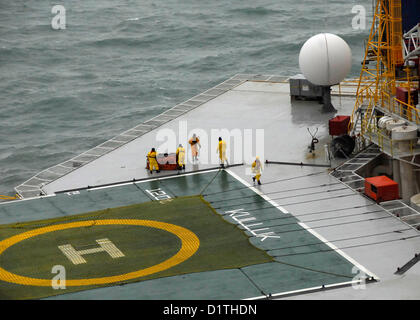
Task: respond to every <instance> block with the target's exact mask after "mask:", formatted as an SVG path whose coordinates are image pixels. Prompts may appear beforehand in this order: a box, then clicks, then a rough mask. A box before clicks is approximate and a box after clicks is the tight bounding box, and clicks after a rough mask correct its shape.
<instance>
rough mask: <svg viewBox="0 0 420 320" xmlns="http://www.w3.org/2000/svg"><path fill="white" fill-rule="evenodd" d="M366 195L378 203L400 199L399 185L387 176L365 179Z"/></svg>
mask: <svg viewBox="0 0 420 320" xmlns="http://www.w3.org/2000/svg"><path fill="white" fill-rule="evenodd" d="M365 194H366V195H367V196H368V197H369V198H371V199H373V200H375V201H376V202H382V201H390V200H396V199H399V198H400V196H399V190H398V183H397V182H395V181H394V180H392V179H390V178H388V177H387V176H378V177H371V178H366V179H365Z"/></svg>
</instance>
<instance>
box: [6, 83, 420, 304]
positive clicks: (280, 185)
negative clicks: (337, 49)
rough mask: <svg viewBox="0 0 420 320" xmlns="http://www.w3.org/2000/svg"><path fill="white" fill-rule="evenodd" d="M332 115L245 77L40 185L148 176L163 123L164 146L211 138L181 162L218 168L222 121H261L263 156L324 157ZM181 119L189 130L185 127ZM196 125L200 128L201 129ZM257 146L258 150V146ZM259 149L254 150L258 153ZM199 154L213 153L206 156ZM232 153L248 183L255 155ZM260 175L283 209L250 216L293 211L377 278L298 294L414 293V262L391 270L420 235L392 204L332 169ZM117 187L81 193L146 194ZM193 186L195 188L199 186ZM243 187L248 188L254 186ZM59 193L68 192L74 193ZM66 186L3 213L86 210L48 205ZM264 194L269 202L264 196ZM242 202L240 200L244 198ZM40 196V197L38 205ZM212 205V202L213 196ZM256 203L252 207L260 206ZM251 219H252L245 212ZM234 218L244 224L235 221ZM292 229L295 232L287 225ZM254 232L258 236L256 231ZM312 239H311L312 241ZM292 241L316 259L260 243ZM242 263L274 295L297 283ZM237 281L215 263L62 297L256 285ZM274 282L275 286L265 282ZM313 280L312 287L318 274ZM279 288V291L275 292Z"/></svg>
mask: <svg viewBox="0 0 420 320" xmlns="http://www.w3.org/2000/svg"><path fill="white" fill-rule="evenodd" d="M244 79H246V77H245V78H244ZM332 101H333V104H334V106H335V108H336V109H337V114H340V115H349V114H350V113H351V111H352V108H353V105H354V97H352V96H351V95H348V96H345V97H344V96H342V97H339V96H333V99H332ZM334 116H335V113H323V112H322V108H321V105H319V104H317V103H316V102H305V101H294V102H291V101H290V97H289V91H288V84H286V83H281V82H276V83H273V82H267V81H265V82H264V81H263V82H260V81H246V82H243V83H242V82H241V83H240V84H239V85H238V86H236V87H235V88H231V89H229V90H227V91H226V92H224V93H222V94H220V95H218V96H217V97H215V98H213V99H212V100H210V101H208V102H205V103H203V104H202V105H200V107H198V108H196V109H193V110H191V111H189V112H187V113H185V114H183V115H181V116H180V117H178V118H176V119H175V120H172V121H169V122H167V123H165V124H164V125H163V126H161V127H159V128H156V129H153V130H152V131H149V132H148V133H146V134H144V135H143V136H141V137H140V138H137V139H134V140H132V141H131V142H128V143H126V144H124V145H123V146H121V147H119V148H118V149H116V150H114V151H111V152H110V153H108V154H106V155H104V156H101V157H99V158H97V159H96V160H93V161H92V162H90V163H88V164H86V165H84V166H83V167H81V168H78V169H76V170H74V171H72V172H70V173H68V174H66V175H65V176H63V177H61V178H59V179H57V180H55V181H53V182H51V183H50V184H48V185H46V186H45V187H44V188H43V190H44V191H45V192H46V193H48V194H53V193H54V192H57V191H60V190H67V189H73V188H79V187H86V186H88V185H90V186H95V185H101V184H105V183H115V182H118V181H123V180H131V179H133V178H136V179H142V178H147V177H150V176H149V174H148V172H147V171H146V170H145V168H144V166H145V163H144V157H145V154H146V153H147V152H148V151H149V149H150V148H151V147H152V146H155V147H158V146H159V145H160V144H161V143H163V142H164V141H158V140H159V133H160V134H162V129H169V130H172V131H173V132H174V133H175V136H176V141H173V143H172V144H170V145H169V149H168V151H174V149H175V147H176V145H177V144H178V143H179V141H181V142H182V143H184V145H185V144H186V139H187V138H188V137H190V136H191V135H192V133H193V132H197V133H198V135H199V136H200V137H202V138H203V140H202V141H203V142H206V140H207V139H205V136H206V134H207V135H208V137H209V138H208V140H207V145H206V144H205V143H203V149H202V151H203V153H202V154H201V156H200V163H199V164H198V165H193V164H191V162H190V161H189V162H188V163H187V170H186V171H193V170H197V169H205V168H211V167H214V165H215V164H214V162H216V164H217V155H216V153H215V150H216V145H215V144H214V139H213V140H212V139H211V137H212V135H211V130H212V129H223V128H225V129H228V130H229V131H230V132H232V131H233V130H234V129H239V131H240V132H241V133H242V136H244V135H245V131H244V129H250V130H251V131H250V132H251V134H252V135H253V136H254V140H255V136H256V134H257V130H258V129H264V151H263V152H262V151H261V150H262V149H261V144H259V145H257V144H256V143H255V141H253V143H252V148H251V149H252V150H251V153H252V154H253V156H255V155H256V153H258V154H259V155H261V154H263V155H264V157H263V158H264V159H269V160H271V161H283V162H296V163H300V162H304V163H313V164H326V163H327V162H326V159H325V154H324V151H323V144H324V143H325V142H326V141H329V139H330V137H329V136H328V128H327V126H328V120H329V119H330V118H332V117H334ZM185 126H186V128H187V129H186V130H183V128H184V127H185ZM180 128H181V130H180ZM198 128H199V129H202V130H203V131H198V130H197V129H198ZM307 128H310V129H311V130H312V131H314V130H315V129H316V128H318V134H317V137H318V139H319V140H320V143H319V144H318V145H317V146H316V147H317V151H316V153H315V156H313V155H310V154H309V153H308V145H309V143H310V140H311V137H310V135H309V133H308V131H307ZM164 133H165V132H163V136H164ZM219 134H220V132H218V133H216V134H215V135H214V136H215V137H216V138H217V137H218V136H219ZM212 141H213V145H212ZM235 143H237V142H235V141H234V140H233V139H231V140H228V145H229V146H230V147H231V149H234V146H235ZM239 143H241V144H242V143H243V141H241V142H238V143H237V144H239ZM258 147H259V148H260V149H257V148H258ZM205 150H208V157H206V154H205V152H204V151H205ZM255 150H259V151H257V152H256V151H255ZM162 151H165V150H162ZM187 153H188V154H190V152H189V150H187ZM242 155H243V154H242ZM212 157H213V163H212V160H211V159H212ZM214 158H215V159H214ZM205 159H208V160H209V161H208V162H206V160H205ZM237 162H244V163H245V165H244V166H238V167H234V168H231V169H229V170H230V172H231V173H232V174H233V175H234V176H235V179H239V180H243V181H244V182H246V183H251V184H252V180H251V176H250V171H249V164H250V162H251V159H250V158H249V157H248V158H247V157H242V158H241V159H239V158H238V159H237V160H235V159H234V158H232V159H231V163H237ZM339 164H340V163H338V162H333V166H334V167H336V166H337V165H339ZM165 174H168V173H166V172H162V173H161V174H160V175H159V176H160V177H162V176H164V175H165ZM152 177H154V178H155V177H157V175H156V174H153V176H152ZM356 178H357V177H356ZM356 180H357V179H356ZM162 181H164V180H162ZM262 181H263V185H262V186H258V187H256V190H257V191H258V192H260V193H261V194H263V195H265V196H264V197H269V198H270V199H271V200H272V201H274V203H273V202H270V204H271V205H274V206H275V207H281V208H282V210H283V211H284V212H283V211H282V210H278V209H275V213H271V215H269V216H267V218H266V219H265V220H266V221H265V222H263V221H257V222H254V223H261V222H263V223H269V222H270V219H272V218H273V217H272V215H274V216H275V219H278V218H281V215H285V214H286V215H290V216H293V217H294V219H296V221H295V222H294V223H295V224H296V223H298V225H299V226H300V227H301V228H304V229H305V228H306V229H308V231H305V232H307V233H309V234H311V235H312V236H313V237H314V238H315V239H322V242H324V243H327V246H328V247H329V248H333V252H339V255H340V256H341V257H345V260H346V261H350V262H351V263H350V265H352V266H353V265H357V266H358V267H359V270H353V271H354V273H352V270H349V272H350V273H352V274H353V275H354V277H355V278H357V276H358V275H361V272H360V270H361V271H363V272H367V273H369V274H372V275H374V276H375V278H377V279H379V281H378V282H376V283H371V284H368V285H366V288H365V289H361V290H355V289H354V288H352V287H351V286H350V287H347V288H340V289H333V290H327V291H322V292H318V293H308V294H299V293H298V292H296V294H297V297H298V298H307V299H311V298H321V299H334V298H336V299H376V298H378V299H381V298H390V299H391V298H400V299H405V298H414V299H418V298H420V293H419V291H418V289H417V288H418V285H419V284H420V268H419V266H418V265H415V266H414V267H413V268H411V269H410V270H409V271H408V272H407V273H406V274H405V275H404V276H396V275H394V272H395V271H396V270H397V268H398V267H401V266H402V265H404V264H405V263H406V262H407V261H409V260H410V259H412V258H413V256H414V254H416V253H419V251H420V239H419V238H418V236H419V233H418V231H416V230H415V229H413V228H411V227H410V226H409V225H407V224H406V223H404V222H402V221H400V220H399V219H397V218H396V217H395V216H393V215H392V213H391V212H389V211H387V210H385V209H384V208H383V207H380V206H378V205H376V204H375V203H374V202H372V201H371V200H369V199H367V198H365V197H364V196H363V195H361V194H359V192H357V191H356V190H355V188H353V189H352V188H351V187H349V186H348V185H347V184H345V183H343V182H341V181H339V180H338V179H337V178H336V177H334V176H333V175H331V174H329V172H328V170H327V169H325V168H319V167H301V166H294V165H276V164H269V165H265V168H264V171H263V175H262ZM119 188H122V189H121V190H123V192H121V193H119V192H118V193H115V194H114V193H113V192H110V193H109V194H107V191H101V192H99V191H100V190H108V189H99V190H97V191H95V190H91V191H80V195H82V196H83V197H87V198H86V199H90V200H86V201H88V202H86V203H88V204H89V205H88V206H89V208H92V210H94V209H95V210H97V209H100V208H106V207H107V206H108V207H109V206H110V205H114V204H115V205H124V203H127V204H128V203H133V201H138V200H139V199H143V200H144V199H146V197H147V195H145V194H144V192H143V193H142V192H141V190H138V189H137V188H136V187H135V186H134V185H133V184H127V185H125V186H122V187H119ZM170 189H171V191H170V192H174V191H173V190H176V188H174V187H171V188H170ZM196 189H198V187H197V186H196ZM109 190H111V189H109ZM246 190H248V191H249V190H250V189H246ZM200 191H201V189H200ZM194 192H197V190H194ZM252 192H254V191H252ZM64 195H65V196H67V197H69V198H71V197H73V196H74V195H66V194H64ZM64 195H60V196H57V197H54V196H53V197H45V198H43V199H42V200H27V201H21V202H20V203H17V204H16V208H13V209H11V208H10V207H8V206H10V204H2V205H0V222H1V223H10V222H14V221H25V220H28V219H29V220H33V219H45V218H49V217H50V216H49V212H54V213H53V215H57V214H61V215H66V214H69V212H75V211H77V210H79V211H77V212H82V211H80V210H85V206H84V205H83V204H82V203H81V202H79V201H77V202H76V203H74V206H75V207H72V206H70V205H69V206H67V205H66V206H65V208H64V209H63V210H61V211H60V210H59V211H54V210H53V208H54V207H55V206H56V204H55V203H54V201H55V200H54V199H58V197H62V196H63V197H64ZM143 200H142V201H143ZM265 200H267V201H268V199H265ZM60 201H61V200H60ZM241 201H243V202H244V200H241ZM25 202H31V203H33V204H31V205H30V206H31V207H33V209H31V211H28V209H26V205H25V204H24V203H25ZM68 202H69V204H70V203H71V202H74V201H70V200H69V201H68ZM41 203H42V206H41V205H40V204H41ZM44 203H46V205H47V206H49V207H51V210H52V211H51V210H45V208H44ZM18 206H20V207H18ZM78 206H80V208H79V209H77V207H78ZM214 206H215V207H216V204H214ZM1 207H3V209H1ZM216 208H217V207H216ZM247 209H248V208H247ZM254 209H255V208H254ZM260 209H261V208H260ZM219 210H221V208H220V209H219ZM256 211H257V212H258V210H256ZM263 211H264V210H263ZM263 211H262V212H263ZM249 213H251V212H249ZM277 215H278V216H277ZM250 218H257V217H250ZM249 222H253V221H251V220H249ZM273 223H274V222H273ZM278 224H279V223H278V221H277V222H275V223H274V224H273V225H271V226H270V228H271V229H272V230H271V229H270V231H273V232H284V231H285V230H282V228H286V227H290V226H291V225H288V226H278ZM280 224H283V223H280ZM285 224H287V222H285ZM238 227H241V226H240V224H239V225H238ZM242 228H243V226H242ZM264 231H265V230H264ZM288 233H290V234H293V232H288ZM251 235H252V234H251ZM254 240H260V239H257V237H254ZM268 240H270V239H268ZM268 240H267V241H268ZM317 241H318V240H315V242H317ZM318 242H319V241H318ZM266 243H268V242H265V241H264V242H260V243H258V245H265V244H266ZM290 247H293V250H296V252H295V253H296V255H295V256H293V257H294V258H296V259H306V261H307V262H308V264H309V265H310V264H311V263H312V262H311V261H312V260H311V259H309V257H310V255H311V253H310V251H311V250H312V249H310V248H309V249H308V248H306V249H305V250H308V251H307V252H304V251H303V252H302V251H300V250H302V247H299V246H298V245H297V244H294V245H293V244H290V243H287V244H286V245H284V244H277V245H276V248H274V247H272V248H268V247H265V249H269V250H271V251H269V252H270V253H271V254H273V255H275V256H276V257H277V259H280V258H285V257H286V256H287V255H288V254H290V252H289V253H284V250H285V248H287V249H288V250H291V249H292V248H290ZM270 268H271V267H270ZM260 270H263V269H260ZM270 270H271V269H270ZM247 271H248V273H247V274H248V275H250V274H252V275H253V277H255V278H256V279H259V280H258V281H260V282H259V283H260V285H261V287H263V288H264V293H271V294H273V295H274V297H279V298H280V297H282V293H284V292H286V291H288V290H299V289H298V287H299V286H296V285H295V286H293V285H291V286H287V285H284V284H283V285H282V286H280V287H281V288H282V289H281V290H280V291H279V290H278V288H279V285H278V283H277V284H276V281H277V280H276V279H283V278H288V277H289V276H290V275H287V274H284V275H283V276H280V277H276V273H275V271H273V270H272V271H267V270H265V271H263V272H257V271H255V272H254V270H252V268H250V269H248V270H247ZM216 279H222V280H223V281H222V282H220V283H219V282H217V281H216ZM190 280H191V281H190ZM243 280H244V274H243V273H238V272H237V271H234V270H233V271H232V270H230V271H214V272H212V273H206V274H201V273H198V274H191V275H186V276H185V277H184V278H177V279H170V278H162V279H158V280H154V281H159V282H155V283H153V282H148V281H146V282H141V283H136V284H132V285H130V286H133V287H128V286H122V287H110V288H103V289H96V290H92V291H85V292H84V293H83V296H78V294H69V295H65V296H61V297H66V298H69V299H70V298H74V299H78V298H82V297H83V298H92V299H98V298H109V299H115V298H118V297H121V295H122V296H124V295H126V296H125V297H126V298H132V299H140V298H141V299H143V298H144V299H147V298H153V297H156V295H162V294H164V295H165V296H166V298H168V299H170V298H171V297H172V295H173V294H175V292H176V291H179V292H178V297H179V299H184V298H185V299H188V298H190V297H191V296H190V294H189V293H187V291H182V290H177V289H176V288H178V287H177V286H181V287H182V286H183V285H187V284H188V288H191V290H192V291H191V292H195V293H196V296H195V297H196V298H199V299H200V298H209V299H230V298H239V297H238V293H239V292H242V291H243V292H248V293H249V294H247V295H246V298H252V297H261V294H260V293H258V291H259V290H258V289H255V287H253V286H251V285H250V284H249V283H248V282H246V281H243ZM351 280H352V279H350V281H351ZM279 281H280V280H279ZM308 281H309V282H308V285H311V283H312V282H311V281H312V277H311V276H309V277H308ZM234 283H241V285H237V287H236V286H235V285H233V284H234ZM271 284H273V286H274V287H270V285H271ZM312 284H313V285H314V286H318V285H319V281H318V282H314V283H312ZM242 285H243V287H242ZM203 287H207V288H208V289H209V292H211V293H210V294H209V293H204V292H206V291H203ZM244 290H245V291H244ZM246 290H249V291H246ZM145 291H148V292H152V293H150V295H142V294H139V293H138V292H145ZM124 292H125V293H124ZM277 293H278V294H279V295H276V294H277ZM207 294H208V295H207ZM240 297H241V298H245V296H244V295H241V296H240Z"/></svg>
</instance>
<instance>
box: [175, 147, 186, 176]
mask: <svg viewBox="0 0 420 320" xmlns="http://www.w3.org/2000/svg"><path fill="white" fill-rule="evenodd" d="M176 163H177V164H178V170H185V148H184V147H183V146H182V144H179V146H178V149H176Z"/></svg>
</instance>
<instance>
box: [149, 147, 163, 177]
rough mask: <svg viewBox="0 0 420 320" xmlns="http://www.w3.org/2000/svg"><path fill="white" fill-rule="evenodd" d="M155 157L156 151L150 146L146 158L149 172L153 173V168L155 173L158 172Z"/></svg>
mask: <svg viewBox="0 0 420 320" xmlns="http://www.w3.org/2000/svg"><path fill="white" fill-rule="evenodd" d="M156 157H157V152H156V150H155V148H152V150H151V151H150V152H149V153H148V154H147V159H148V160H149V170H150V173H153V169H155V170H156V172H157V173H159V172H160V170H159V165H158V162H157V159H156Z"/></svg>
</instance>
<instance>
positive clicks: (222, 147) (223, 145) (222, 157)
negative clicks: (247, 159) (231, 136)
mask: <svg viewBox="0 0 420 320" xmlns="http://www.w3.org/2000/svg"><path fill="white" fill-rule="evenodd" d="M217 152H218V153H219V161H220V165H221V167H222V168H224V167H225V161H226V164H227V165H229V162H228V160H227V158H226V142H225V141H223V139H222V138H221V137H219V145H218V146H217V150H216V153H217Z"/></svg>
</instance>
